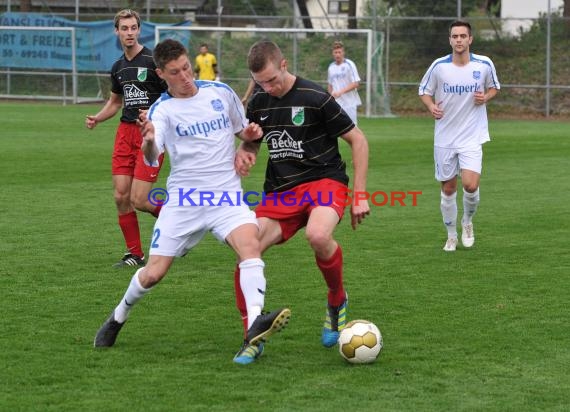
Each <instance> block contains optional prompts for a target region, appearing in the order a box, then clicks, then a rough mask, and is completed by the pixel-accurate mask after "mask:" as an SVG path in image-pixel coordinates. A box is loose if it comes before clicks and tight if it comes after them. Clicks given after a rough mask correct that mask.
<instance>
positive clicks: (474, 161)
mask: <svg viewBox="0 0 570 412" xmlns="http://www.w3.org/2000/svg"><path fill="white" fill-rule="evenodd" d="M433 158H434V161H435V178H436V180H437V181H439V182H447V181H448V180H451V179H453V178H454V177H455V176H457V175H458V174H459V173H460V171H461V170H464V169H465V170H471V171H473V172H475V173H479V174H481V168H482V165H483V147H482V146H481V145H478V146H473V147H469V148H464V149H447V148H442V147H437V146H435V147H434V151H433Z"/></svg>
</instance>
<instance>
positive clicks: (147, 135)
mask: <svg viewBox="0 0 570 412" xmlns="http://www.w3.org/2000/svg"><path fill="white" fill-rule="evenodd" d="M137 124H138V126H139V127H140V128H141V135H142V137H143V142H142V145H141V150H142V152H143V154H144V157H145V160H146V161H147V162H148V164H151V165H152V164H154V163H155V162H156V161H157V160H158V156H159V153H158V148H157V147H156V144H155V140H154V125H153V124H152V122H151V121H150V120H148V119H147V118H146V116H145V118H144V120H141V119H139V120H137Z"/></svg>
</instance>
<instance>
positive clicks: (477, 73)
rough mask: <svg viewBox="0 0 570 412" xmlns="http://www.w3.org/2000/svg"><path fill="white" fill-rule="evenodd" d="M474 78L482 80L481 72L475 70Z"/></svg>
mask: <svg viewBox="0 0 570 412" xmlns="http://www.w3.org/2000/svg"><path fill="white" fill-rule="evenodd" d="M473 78H474V79H475V80H479V79H480V78H481V72H480V71H479V70H474V71H473Z"/></svg>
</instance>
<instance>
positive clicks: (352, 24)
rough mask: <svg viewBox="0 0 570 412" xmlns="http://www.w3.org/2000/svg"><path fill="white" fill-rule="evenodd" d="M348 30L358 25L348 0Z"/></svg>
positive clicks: (352, 0)
mask: <svg viewBox="0 0 570 412" xmlns="http://www.w3.org/2000/svg"><path fill="white" fill-rule="evenodd" d="M566 1H570V0H566ZM348 28H349V29H356V28H358V24H357V21H356V0H349V2H348Z"/></svg>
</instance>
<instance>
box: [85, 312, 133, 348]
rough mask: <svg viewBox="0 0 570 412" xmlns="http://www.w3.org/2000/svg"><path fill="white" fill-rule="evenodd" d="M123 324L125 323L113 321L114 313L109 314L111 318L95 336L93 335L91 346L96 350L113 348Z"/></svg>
mask: <svg viewBox="0 0 570 412" xmlns="http://www.w3.org/2000/svg"><path fill="white" fill-rule="evenodd" d="M124 324H125V322H123V323H119V322H117V321H116V320H115V311H113V313H111V316H109V317H108V318H107V320H106V321H105V323H103V325H102V326H101V328H100V329H99V331H98V332H97V335H95V340H94V341H93V346H95V347H96V348H106V347H111V346H113V345H114V344H115V341H116V340H117V335H118V334H119V332H120V331H121V328H122V327H123V325H124Z"/></svg>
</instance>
